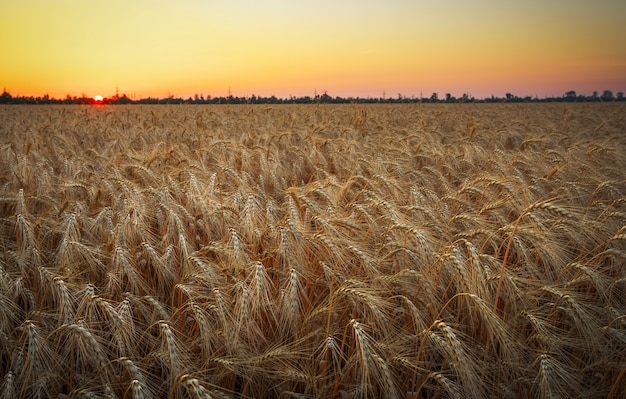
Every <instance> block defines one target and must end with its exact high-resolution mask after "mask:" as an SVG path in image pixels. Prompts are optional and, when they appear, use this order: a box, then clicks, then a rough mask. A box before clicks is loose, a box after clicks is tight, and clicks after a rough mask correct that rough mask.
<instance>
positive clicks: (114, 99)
mask: <svg viewBox="0 0 626 399" xmlns="http://www.w3.org/2000/svg"><path fill="white" fill-rule="evenodd" d="M596 101H598V102H600V101H604V102H606V101H624V93H623V92H621V91H620V92H618V93H617V94H616V95H614V94H613V92H612V91H611V90H604V91H603V92H602V94H599V92H597V91H594V92H593V94H591V95H583V94H577V93H576V92H575V91H574V90H570V91H568V92H566V93H564V94H563V95H562V96H559V97H544V98H538V97H531V96H526V97H519V96H516V95H515V94H512V93H506V95H505V96H504V97H496V96H493V95H492V96H491V97H487V98H481V99H476V98H474V97H473V96H471V95H469V94H463V95H462V96H461V97H455V96H453V95H452V94H450V93H446V94H445V95H444V96H443V97H440V96H439V94H438V93H432V95H431V96H430V97H421V96H420V97H415V96H404V95H402V94H401V93H398V95H397V97H387V96H385V95H383V96H382V97H340V96H335V97H333V96H331V95H329V94H328V93H327V92H324V93H323V94H317V93H316V94H314V95H313V96H301V97H295V96H290V97H287V98H280V97H276V96H273V95H272V96H269V97H264V96H257V95H255V94H252V95H251V96H233V95H232V94H229V95H228V96H222V97H212V96H211V95H208V96H206V97H205V96H204V95H198V94H196V95H194V96H193V97H188V98H182V97H174V96H173V95H170V96H167V97H165V98H154V97H147V98H141V99H132V98H130V97H128V96H127V95H126V94H122V95H119V94H117V93H116V94H114V95H113V96H111V97H108V98H104V99H103V100H102V101H96V100H94V99H93V98H91V97H87V96H86V95H84V94H83V95H82V96H81V97H76V96H73V97H72V96H70V95H69V94H68V95H67V96H66V97H65V98H62V99H57V98H54V97H50V96H49V95H48V94H46V95H44V96H40V97H33V96H13V95H11V93H9V92H8V91H7V90H6V89H4V90H3V92H2V94H0V104H349V103H358V104H368V103H372V104H373V103H466V102H472V103H499V102H515V103H524V102H596Z"/></svg>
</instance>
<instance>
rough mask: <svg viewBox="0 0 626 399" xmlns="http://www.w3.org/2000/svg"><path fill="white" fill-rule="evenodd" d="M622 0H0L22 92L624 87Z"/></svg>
mask: <svg viewBox="0 0 626 399" xmlns="http://www.w3.org/2000/svg"><path fill="white" fill-rule="evenodd" d="M624 27H626V1H624V0H596V1H591V0H588V1H584V0H523V1H502V0H472V1H470V0H464V1H461V0H449V1H425V0H384V1H383V0H378V1H373V0H317V1H293V0H289V1H279V0H268V1H253V0H249V1H246V0H229V1H212V0H180V1H171V0H169V1H166V0H132V1H130V0H107V1H85V0H54V1H48V0H41V1H37V0H19V1H18V0H10V1H7V0H0V57H1V58H0V60H1V62H0V89H2V88H5V89H6V90H8V91H9V92H10V93H11V94H12V95H33V96H40V95H43V94H46V93H47V94H49V95H50V96H53V97H57V98H64V97H65V95H66V94H70V95H72V96H74V95H76V96H80V95H82V94H85V95H87V96H89V97H92V96H95V95H97V94H102V95H104V96H110V95H112V94H114V93H115V90H116V87H118V88H119V92H120V94H121V93H126V94H128V95H129V96H131V95H132V96H134V97H136V98H144V97H148V96H152V97H165V96H168V95H170V94H171V95H174V96H177V97H179V96H180V97H188V96H193V95H194V94H195V93H197V94H201V95H204V96H207V95H212V96H225V95H228V93H229V90H230V92H231V93H232V95H234V96H249V95H251V94H256V95H261V96H270V95H276V96H278V97H288V96H290V95H294V96H304V95H313V93H314V92H315V91H317V92H318V93H322V92H323V91H328V94H330V95H331V96H336V95H338V96H361V97H368V96H370V97H380V96H382V95H383V92H385V93H386V95H387V96H388V97H396V96H397V95H398V93H401V94H402V95H404V96H415V97H419V96H420V95H423V96H424V97H430V95H431V94H432V93H433V92H437V93H439V96H440V97H443V96H444V95H445V93H451V94H452V95H454V96H461V95H462V94H463V93H469V94H471V95H473V96H474V97H476V98H483V97H489V96H491V95H492V94H493V95H495V96H500V97H502V96H504V95H505V93H507V92H511V93H513V94H516V95H519V96H527V95H530V96H533V97H534V96H539V97H545V96H561V95H563V94H564V93H565V92H566V91H568V90H575V91H577V92H578V93H580V94H591V93H592V92H593V91H599V92H600V93H602V91H603V90H606V89H609V90H612V91H613V92H614V93H616V92H619V91H626V40H625V37H626V33H625V32H624Z"/></svg>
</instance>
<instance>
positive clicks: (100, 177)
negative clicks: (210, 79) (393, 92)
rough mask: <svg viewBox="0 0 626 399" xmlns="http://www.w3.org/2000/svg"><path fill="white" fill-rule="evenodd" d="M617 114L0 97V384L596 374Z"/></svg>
mask: <svg viewBox="0 0 626 399" xmlns="http://www.w3.org/2000/svg"><path fill="white" fill-rule="evenodd" d="M623 114H624V105H622V104H620V103H597V104H596V103H594V104H491V105H490V104H451V105H444V104H398V105H383V104H378V105H347V104H346V105H332V106H331V105H307V106H302V105H281V106H249V105H241V106H227V105H223V106H165V105H161V106H115V107H113V106H99V107H90V106H46V107H40V106H3V107H0V121H1V122H2V123H0V139H1V140H0V378H1V382H0V398H13V397H22V398H26V397H29V398H30V397H42V398H43V397H133V398H157V397H170V398H189V397H191V398H194V397H197V398H242V397H255V398H273V397H276V398H277V397H296V398H314V397H315V398H317V397H324V398H365V397H383V398H436V397H441V398H457V397H458V398H461V397H463V398H468V397H527V396H533V397H537V398H553V397H590V398H603V397H620V396H619V395H622V392H623V391H624V387H625V386H626V377H625V376H626V374H625V372H624V370H626V360H625V359H626V316H625V315H626V266H625V265H626V262H625V259H626V239H624V236H625V234H624V231H625V226H626V179H625V178H624V170H626V155H625V154H626V136H625V135H624V132H625V131H626V125H625V122H624V118H623V116H622V115H623Z"/></svg>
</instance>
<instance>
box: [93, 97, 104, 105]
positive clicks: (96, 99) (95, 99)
mask: <svg viewBox="0 0 626 399" xmlns="http://www.w3.org/2000/svg"><path fill="white" fill-rule="evenodd" d="M93 99H94V101H96V102H98V103H100V102H102V100H103V98H102V96H101V95H97V96H94V97H93Z"/></svg>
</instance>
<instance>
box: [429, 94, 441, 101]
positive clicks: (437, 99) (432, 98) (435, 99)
mask: <svg viewBox="0 0 626 399" xmlns="http://www.w3.org/2000/svg"><path fill="white" fill-rule="evenodd" d="M430 101H432V102H437V101H439V95H438V94H437V93H433V94H431V95H430Z"/></svg>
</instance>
